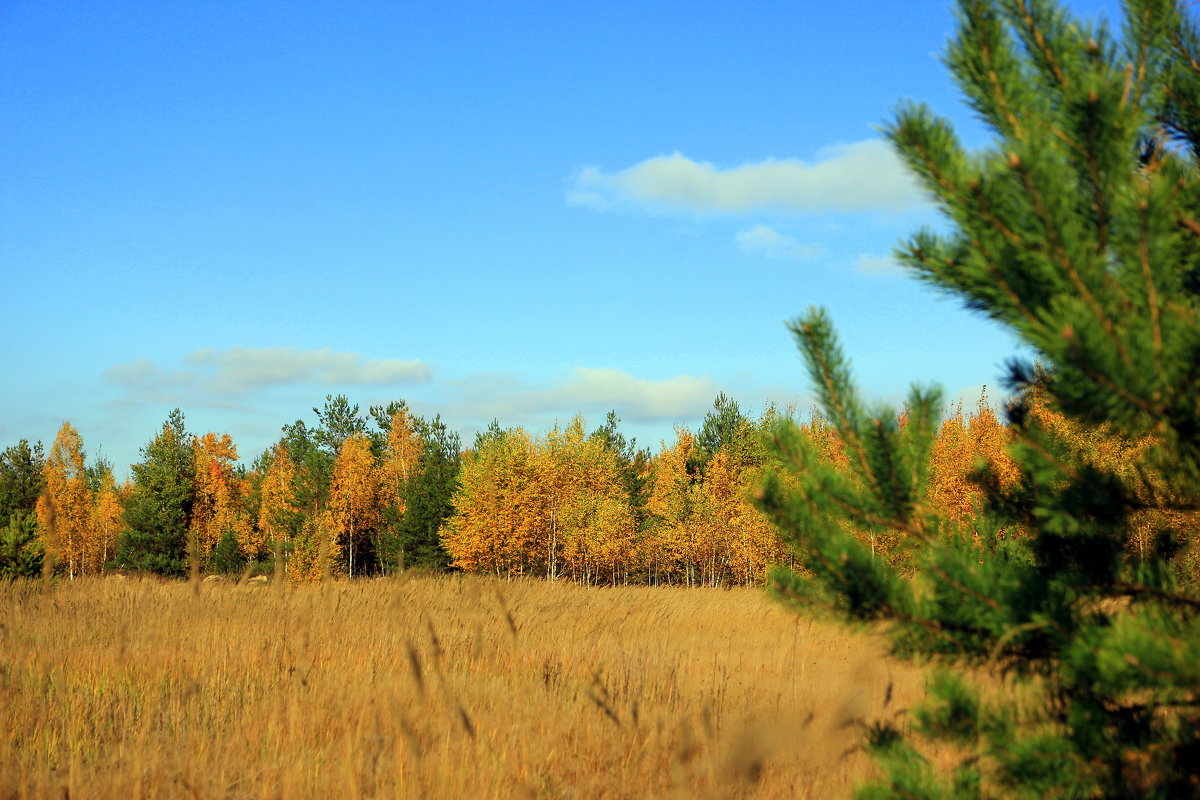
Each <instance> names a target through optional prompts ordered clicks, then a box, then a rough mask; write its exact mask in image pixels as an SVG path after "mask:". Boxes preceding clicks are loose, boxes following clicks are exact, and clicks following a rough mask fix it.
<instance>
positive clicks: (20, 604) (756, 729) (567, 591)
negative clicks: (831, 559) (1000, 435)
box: [0, 575, 923, 800]
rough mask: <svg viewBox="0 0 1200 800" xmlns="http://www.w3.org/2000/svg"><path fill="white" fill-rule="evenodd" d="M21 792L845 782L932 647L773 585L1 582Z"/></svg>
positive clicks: (613, 792)
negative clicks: (813, 612) (881, 636)
mask: <svg viewBox="0 0 1200 800" xmlns="http://www.w3.org/2000/svg"><path fill="white" fill-rule="evenodd" d="M0 653H2V654H3V656H2V659H0V726H2V729H3V730H4V731H5V735H4V736H5V738H4V740H3V744H2V749H0V794H2V795H3V796H6V797H9V796H11V797H65V796H70V797H95V798H110V797H120V798H122V800H128V798H154V797H189V796H190V797H201V798H209V797H238V798H243V797H244V798H298V797H332V796H337V797H352V798H354V797H474V798H480V797H495V798H507V797H579V798H592V797H659V796H668V797H670V796H677V797H761V798H774V797H789V798H794V797H811V798H825V797H841V796H846V795H848V794H849V792H850V789H851V787H852V786H853V785H854V783H856V782H857V781H859V780H861V779H862V778H864V777H867V776H869V775H870V774H871V769H872V768H871V766H870V762H869V759H868V758H867V757H866V756H865V755H864V754H863V753H862V752H861V751H858V750H856V749H855V745H856V743H857V741H858V738H859V734H860V721H861V720H870V719H874V718H879V717H885V716H886V717H898V718H902V717H903V710H904V709H905V708H907V707H908V706H909V705H910V704H912V703H914V702H915V701H917V700H918V699H919V698H920V696H921V695H922V694H923V690H922V686H923V679H922V677H921V674H920V672H919V671H918V670H917V669H915V668H913V667H910V666H908V665H903V664H898V663H896V662H892V661H888V660H885V659H884V658H883V656H882V645H881V642H880V641H879V640H878V639H877V638H872V637H869V636H866V635H855V634H848V633H846V632H845V631H844V629H841V628H838V627H836V626H833V625H827V624H824V623H820V622H814V621H812V620H809V619H805V618H803V617H799V616H797V615H795V614H793V613H791V612H789V611H787V610H786V609H784V608H781V607H779V606H778V605H777V604H776V603H774V602H773V601H771V600H770V599H769V598H768V597H767V596H766V595H765V594H764V593H763V591H762V590H754V589H730V590H720V589H698V588H693V589H678V588H630V587H625V588H586V587H581V586H578V585H573V584H566V583H549V582H545V581H498V580H494V579H484V578H478V577H472V576H465V575H451V576H441V577H411V578H400V579H378V580H367V581H354V582H349V581H335V582H330V583H324V584H310V585H299V586H293V585H286V586H279V585H273V586H268V585H262V584H258V585H254V584H242V585H237V584H235V583H233V582H206V583H202V584H201V583H194V584H191V585H189V584H186V583H177V582H163V581H156V580H149V579H146V580H138V579H131V580H121V579H114V578H108V579H99V578H96V579H81V580H75V581H71V582H62V583H59V584H57V585H55V586H52V587H50V588H49V589H48V590H45V591H44V590H43V587H42V586H41V585H40V584H38V583H34V582H16V583H10V584H6V585H3V586H0Z"/></svg>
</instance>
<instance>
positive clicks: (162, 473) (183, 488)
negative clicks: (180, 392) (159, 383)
mask: <svg viewBox="0 0 1200 800" xmlns="http://www.w3.org/2000/svg"><path fill="white" fill-rule="evenodd" d="M142 459H143V460H142V463H140V464H134V465H133V467H132V469H133V479H134V488H133V494H132V495H131V496H130V498H129V501H128V503H127V504H126V506H125V523H126V525H127V530H126V531H125V532H124V533H123V534H122V535H121V538H120V540H119V541H118V542H117V558H116V561H117V564H118V566H121V567H125V568H128V569H134V570H141V571H146V572H157V573H159V574H161V575H182V574H183V573H184V571H185V569H186V567H187V560H188V559H187V555H188V528H189V525H190V523H191V517H192V504H193V503H194V501H195V494H196V491H195V483H194V480H193V469H194V464H193V446H192V435H191V434H189V433H187V431H186V430H185V428H184V419H183V412H182V411H180V410H179V409H178V408H176V409H174V410H173V411H172V412H171V413H170V415H169V416H168V417H167V421H166V422H165V423H163V426H162V430H161V431H159V433H158V435H157V436H155V437H154V438H153V439H151V440H150V443H149V444H147V445H146V446H145V447H143V448H142Z"/></svg>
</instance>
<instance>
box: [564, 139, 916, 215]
mask: <svg viewBox="0 0 1200 800" xmlns="http://www.w3.org/2000/svg"><path fill="white" fill-rule="evenodd" d="M567 202H569V203H571V204H574V205H582V206H590V207H593V208H599V209H621V210H635V211H650V212H659V213H670V212H685V213H715V214H742V213H748V212H753V211H763V210H774V211H781V212H789V213H797V214H812V213H822V212H831V211H832V212H862V211H886V212H903V211H914V210H917V209H920V208H922V207H924V206H925V204H926V201H925V199H924V197H923V195H922V194H921V191H920V189H919V188H918V186H917V183H916V181H915V180H914V179H913V177H912V175H911V174H910V173H909V172H908V170H907V168H906V167H905V166H904V165H903V163H902V162H901V161H900V159H899V157H898V156H897V155H896V153H895V152H894V151H893V150H892V148H891V146H890V145H888V144H887V143H886V142H884V141H883V140H880V139H868V140H865V141H861V142H854V143H852V144H846V145H838V146H835V147H828V148H825V149H823V150H822V151H820V152H819V153H818V156H817V159H816V160H815V161H814V162H812V163H809V162H805V161H801V160H799V159H767V160H764V161H758V162H753V163H748V164H742V165H740V166H736V167H730V168H727V169H721V168H719V167H716V166H714V165H713V164H710V163H708V162H703V161H694V160H692V159H690V158H688V157H687V156H685V155H683V154H682V153H679V152H675V153H672V154H671V155H662V156H655V157H653V158H648V159H646V160H645V161H642V162H640V163H638V164H634V165H633V166H631V167H628V168H626V169H623V170H620V171H618V172H605V171H604V170H602V169H601V168H599V167H585V168H584V169H582V170H580V171H579V173H578V174H577V175H576V176H575V180H574V183H573V185H572V186H571V187H570V189H569V190H568V192H567Z"/></svg>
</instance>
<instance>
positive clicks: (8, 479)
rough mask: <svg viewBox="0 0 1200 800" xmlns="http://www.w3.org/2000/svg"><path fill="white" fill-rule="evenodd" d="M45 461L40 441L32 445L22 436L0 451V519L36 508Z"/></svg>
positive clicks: (41, 485) (42, 481)
mask: <svg viewBox="0 0 1200 800" xmlns="http://www.w3.org/2000/svg"><path fill="white" fill-rule="evenodd" d="M45 465H46V456H45V454H44V453H43V452H42V443H41V442H37V443H36V444H34V445H33V446H32V447H30V446H29V440H28V439H22V440H21V441H20V442H18V443H17V444H15V445H13V446H12V447H8V448H5V450H4V452H3V453H0V520H6V519H8V518H9V517H10V516H11V515H12V514H14V513H26V512H29V513H32V512H33V509H34V506H36V505H37V499H38V495H40V494H41V493H42V487H43V485H44V484H45V481H44V479H43V478H42V467H44V466H45Z"/></svg>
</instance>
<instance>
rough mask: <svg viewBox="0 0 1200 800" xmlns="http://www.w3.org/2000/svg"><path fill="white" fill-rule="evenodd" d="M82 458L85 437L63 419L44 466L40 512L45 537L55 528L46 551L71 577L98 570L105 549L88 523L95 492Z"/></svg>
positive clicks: (39, 501)
mask: <svg viewBox="0 0 1200 800" xmlns="http://www.w3.org/2000/svg"><path fill="white" fill-rule="evenodd" d="M83 461H84V457H83V438H82V437H80V435H79V431H77V430H75V428H74V426H72V425H71V423H70V422H64V423H63V424H62V427H60V428H59V429H58V434H57V435H56V436H55V437H54V444H52V445H51V446H50V452H49V453H48V454H47V456H46V464H45V466H44V467H43V468H42V477H43V479H44V480H45V482H46V490H45V492H43V493H42V496H41V498H40V499H39V500H38V504H37V515H38V521H39V523H40V528H41V530H42V532H43V533H42V535H43V536H46V535H47V534H48V532H49V531H50V530H51V529H52V530H53V531H54V540H53V541H47V542H46V543H45V544H46V549H47V552H48V553H51V554H53V557H54V559H55V561H57V562H59V563H60V564H61V565H62V566H63V567H64V568H65V569H66V570H67V574H68V576H70V577H72V578H74V577H76V576H77V575H85V574H88V573H96V572H99V571H100V569H101V567H102V566H103V563H102V562H100V561H99V559H98V558H97V557H96V553H97V552H98V551H100V550H102V549H103V548H102V546H101V547H97V544H98V542H96V541H94V539H95V537H94V536H93V532H92V527H91V525H90V524H89V522H90V519H89V518H90V517H91V507H92V493H91V489H90V488H89V487H88V478H87V471H86V469H85V468H84V463H83ZM47 503H49V504H50V505H51V506H53V508H52V509H51V508H49V507H47ZM51 518H53V521H54V522H53V525H51V524H50V520H51Z"/></svg>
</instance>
